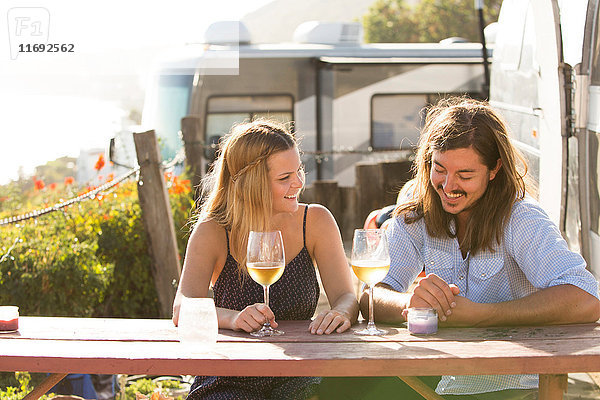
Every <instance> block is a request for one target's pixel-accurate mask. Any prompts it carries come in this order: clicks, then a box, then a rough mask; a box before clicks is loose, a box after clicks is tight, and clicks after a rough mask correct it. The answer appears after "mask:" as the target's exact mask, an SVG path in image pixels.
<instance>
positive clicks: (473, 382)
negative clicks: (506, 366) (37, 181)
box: [382, 197, 598, 394]
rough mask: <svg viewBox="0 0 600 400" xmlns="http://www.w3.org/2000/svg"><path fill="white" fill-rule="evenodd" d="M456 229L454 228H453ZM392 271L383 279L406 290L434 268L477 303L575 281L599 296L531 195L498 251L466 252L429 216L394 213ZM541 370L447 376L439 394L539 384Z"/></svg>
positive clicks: (595, 285)
mask: <svg viewBox="0 0 600 400" xmlns="http://www.w3.org/2000/svg"><path fill="white" fill-rule="evenodd" d="M452 228H453V229H454V227H452ZM388 240H389V244H390V246H389V247H390V259H391V267H390V272H389V273H388V275H387V276H386V277H385V279H384V280H383V281H382V282H383V283H385V284H387V285H389V286H390V287H391V288H393V289H394V290H397V291H399V292H406V291H407V289H408V287H409V286H410V285H411V283H412V282H413V281H414V280H415V278H416V277H417V275H418V274H419V273H420V272H421V271H422V270H423V268H424V269H425V273H426V274H429V273H434V274H436V275H437V276H439V277H440V278H442V279H443V280H444V281H446V282H447V283H453V284H455V285H456V286H458V287H459V289H460V295H461V296H464V297H466V298H468V299H469V300H471V301H473V302H476V303H499V302H504V301H509V300H514V299H518V298H521V297H524V296H527V295H529V294H532V293H534V292H536V291H537V290H540V289H544V288H548V287H551V286H557V285H563V284H571V285H574V286H577V287H579V288H581V289H583V290H585V291H586V292H588V293H590V294H591V295H593V296H595V297H598V282H597V281H596V279H595V278H594V276H593V275H592V274H591V273H590V272H589V271H587V270H586V264H585V261H584V259H583V258H582V257H581V256H580V255H579V254H577V253H574V252H572V251H571V250H569V248H568V246H567V243H566V242H565V240H564V239H563V238H562V236H561V234H560V232H559V230H558V228H557V227H556V225H555V224H554V223H553V222H552V221H551V220H550V218H548V216H547V214H546V213H545V212H544V210H543V209H542V208H541V207H540V206H539V204H537V203H536V202H535V201H534V200H533V199H531V198H530V197H526V198H525V199H523V200H520V201H517V202H516V203H515V205H514V206H513V208H512V212H511V215H510V218H509V221H508V223H507V226H506V229H505V231H504V236H503V239H502V242H501V243H500V244H499V245H498V244H497V243H495V242H494V244H495V247H494V249H493V250H494V251H490V250H483V251H480V252H478V253H477V254H467V255H466V257H463V256H462V253H461V251H460V247H459V245H458V240H457V239H456V238H448V237H444V238H434V237H431V236H429V235H428V234H427V229H426V228H425V221H424V220H423V219H420V220H419V221H417V222H415V223H413V224H406V223H405V222H404V218H403V217H402V216H401V217H400V218H396V219H395V220H394V222H393V223H392V225H391V226H390V227H389V229H388ZM537 381H538V380H537V375H501V376H497V375H496V376H493V375H491V376H482V375H478V376H444V377H443V378H442V380H441V381H440V383H439V384H438V387H437V389H436V390H437V392H438V393H439V394H473V393H483V392H490V391H496V390H503V389H528V388H535V387H537V384H538V382H537Z"/></svg>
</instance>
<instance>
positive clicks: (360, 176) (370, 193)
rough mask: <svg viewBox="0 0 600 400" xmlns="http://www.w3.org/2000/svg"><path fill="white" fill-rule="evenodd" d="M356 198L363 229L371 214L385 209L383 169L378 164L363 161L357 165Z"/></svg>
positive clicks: (359, 219) (360, 223) (358, 216)
mask: <svg viewBox="0 0 600 400" xmlns="http://www.w3.org/2000/svg"><path fill="white" fill-rule="evenodd" d="M354 168H355V172H356V197H357V200H358V204H357V205H358V208H357V218H358V221H359V226H360V227H362V225H363V222H364V220H365V219H366V218H367V216H368V215H369V213H370V212H371V211H373V210H375V209H377V208H381V207H383V206H384V205H385V204H383V203H384V200H383V198H384V193H383V183H382V178H381V168H379V164H377V163H376V162H369V161H361V162H358V163H356V165H355V167H354Z"/></svg>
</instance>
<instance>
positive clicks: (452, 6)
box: [363, 0, 502, 43]
mask: <svg viewBox="0 0 600 400" xmlns="http://www.w3.org/2000/svg"><path fill="white" fill-rule="evenodd" d="M501 3H502V0H487V1H486V2H485V6H484V20H485V22H486V24H489V23H491V22H495V21H497V20H498V14H499V12H500V5H501ZM363 26H364V28H365V40H366V41H367V42H409V43H410V42H439V41H440V40H442V39H445V38H448V37H453V36H458V37H462V38H465V39H467V40H469V41H472V42H478V41H479V20H478V15H477V11H476V10H475V8H474V4H473V0H421V1H420V2H419V3H417V4H416V5H415V6H413V7H411V6H408V5H407V4H406V2H405V0H377V1H376V2H375V3H374V4H373V5H372V6H371V7H370V8H369V12H368V13H367V14H366V15H365V16H363Z"/></svg>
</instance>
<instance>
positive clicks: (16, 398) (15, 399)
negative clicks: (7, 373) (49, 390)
mask: <svg viewBox="0 0 600 400" xmlns="http://www.w3.org/2000/svg"><path fill="white" fill-rule="evenodd" d="M14 377H15V379H14V380H15V382H16V384H17V385H18V386H8V387H6V389H4V390H3V389H2V386H0V400H21V399H22V398H23V397H25V395H27V394H28V393H29V392H30V391H31V390H33V387H34V385H32V383H31V375H30V374H29V373H28V372H15V374H14ZM50 397H52V395H44V396H42V397H40V400H47V399H49V398H50Z"/></svg>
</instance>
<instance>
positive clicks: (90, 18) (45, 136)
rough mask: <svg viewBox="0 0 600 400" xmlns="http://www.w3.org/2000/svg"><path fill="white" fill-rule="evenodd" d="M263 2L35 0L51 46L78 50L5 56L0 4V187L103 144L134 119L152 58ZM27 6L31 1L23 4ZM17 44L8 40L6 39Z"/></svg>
mask: <svg viewBox="0 0 600 400" xmlns="http://www.w3.org/2000/svg"><path fill="white" fill-rule="evenodd" d="M266 3H269V0H227V1H198V0H175V1H170V2H168V3H165V2H148V1H141V0H130V1H126V2H124V1H116V0H108V1H103V2H95V3H94V2H79V1H75V0H69V1H61V2H56V1H44V0H41V1H37V2H36V3H35V6H36V7H43V8H46V9H47V10H48V13H49V15H50V20H49V28H50V29H49V38H48V43H73V44H74V45H75V54H57V55H54V54H49V53H40V54H20V55H19V56H18V57H17V59H16V60H13V59H11V56H10V38H9V35H8V29H7V28H6V27H5V24H6V21H7V18H6V16H7V13H8V11H9V10H10V9H12V8H15V7H23V2H20V1H11V0H9V1H3V2H2V3H1V4H0V15H2V16H3V17H2V18H0V21H2V22H0V110H1V111H0V115H1V116H2V117H1V118H0V148H1V149H2V150H3V151H2V156H1V157H0V184H4V183H7V182H9V181H10V180H16V179H18V178H19V176H21V177H26V176H29V175H31V174H32V173H33V170H34V167H35V166H37V165H42V164H44V163H46V162H47V161H51V160H54V159H57V158H59V157H62V156H71V157H78V156H79V154H80V152H81V151H82V150H86V149H94V148H106V147H107V145H108V141H109V139H110V138H111V137H113V136H114V135H115V132H118V131H119V130H121V129H125V128H127V127H128V126H130V125H132V124H135V123H136V122H139V118H140V115H141V112H142V109H143V99H144V89H145V84H146V81H147V77H148V73H149V72H150V68H149V67H150V65H151V63H152V60H153V59H155V58H156V57H157V56H159V55H160V54H161V53H163V52H164V51H166V50H168V49H170V48H173V47H177V46H181V45H184V44H186V43H192V42H200V41H201V40H202V35H203V33H204V31H205V29H206V28H207V27H208V25H209V24H210V23H211V22H214V21H218V20H239V19H241V18H242V17H243V16H244V15H246V14H248V13H251V12H252V11H255V10H257V9H258V8H260V7H261V6H264V5H265V4H266ZM28 6H31V5H28ZM13 44H14V42H13Z"/></svg>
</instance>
